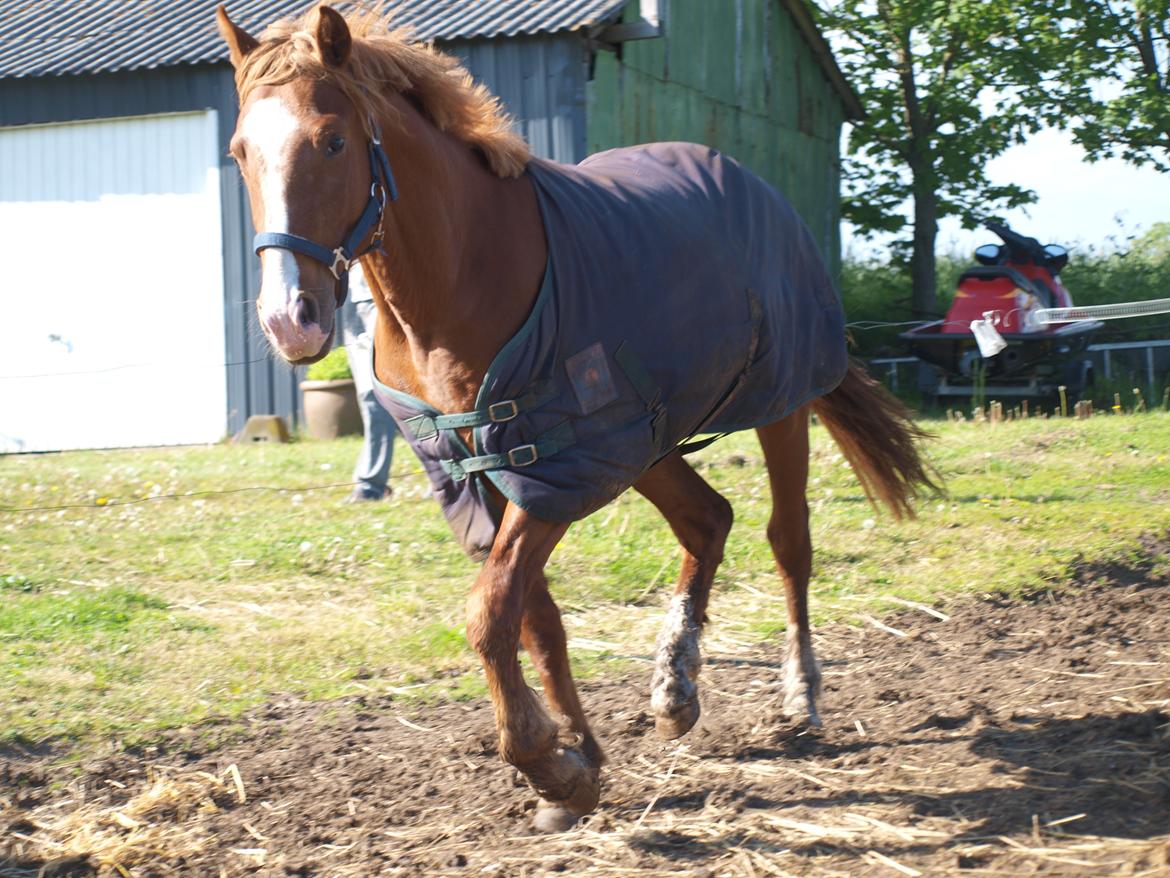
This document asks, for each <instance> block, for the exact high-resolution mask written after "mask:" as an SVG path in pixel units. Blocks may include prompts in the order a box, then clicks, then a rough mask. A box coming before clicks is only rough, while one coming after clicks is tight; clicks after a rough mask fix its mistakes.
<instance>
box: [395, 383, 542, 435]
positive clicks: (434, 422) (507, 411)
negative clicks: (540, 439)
mask: <svg viewBox="0 0 1170 878" xmlns="http://www.w3.org/2000/svg"><path fill="white" fill-rule="evenodd" d="M556 393H557V389H556V384H555V383H553V382H552V381H542V382H540V383H539V384H536V385H535V386H534V387H533V388H532V389H531V390H529V391H528V392H527V393H525V394H524V395H523V396H518V397H517V398H516V399H504V400H501V401H500V402H493V403H491V404H490V405H486V406H484V407H483V408H478V409H475V410H474V411H470V412H458V413H457V414H451V415H429V414H421V415H415V416H414V417H413V418H407V419H406V424H407V426H408V427H410V432H411V433H413V434H414V438H415V439H419V440H423V439H430V438H431V437H432V436H435V435H437V434H438V432H439V431H440V430H457V429H460V428H462V427H482V426H484V425H485V424H503V423H506V422H507V421H510V420H512V419H513V418H515V417H516V416H517V415H519V414H520V413H521V412H526V411H528V410H530V409H534V408H537V407H538V406H541V405H543V404H544V403H546V402H548V401H549V400H550V399H552V398H553V397H554V396H556Z"/></svg>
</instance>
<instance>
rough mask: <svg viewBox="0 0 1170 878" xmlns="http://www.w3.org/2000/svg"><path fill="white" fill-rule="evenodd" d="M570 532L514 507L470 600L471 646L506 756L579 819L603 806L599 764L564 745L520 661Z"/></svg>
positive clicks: (506, 515)
mask: <svg viewBox="0 0 1170 878" xmlns="http://www.w3.org/2000/svg"><path fill="white" fill-rule="evenodd" d="M567 529H568V525H564V524H555V523H552V522H547V521H542V520H540V519H537V518H535V517H533V516H530V515H528V514H527V513H526V512H524V511H523V510H521V509H520V508H519V507H516V506H514V505H512V504H511V503H509V504H508V506H507V508H506V509H505V510H504V516H503V521H502V522H501V524H500V531H499V533H498V534H497V536H496V540H495V543H494V544H493V545H492V551H491V554H490V555H489V556H488V559H487V561H486V562H484V565H483V568H482V569H481V570H480V573H479V576H478V577H477V578H476V581H475V586H474V588H473V589H472V592H471V596H470V597H469V598H468V601H467V640H468V642H469V643H470V644H471V646H472V648H473V649H474V650H475V651H476V652H477V653H478V654H479V656H480V659H481V660H482V661H483V667H484V672H485V675H486V677H487V683H488V689H489V691H490V692H491V697H492V705H493V706H494V707H495V713H496V730H497V732H498V733H499V737H500V755H501V756H502V757H503V758H504V761H505V762H508V763H509V764H510V765H514V766H515V767H516V768H518V769H519V770H520V772H521V773H522V774H523V775H524V776H525V777H526V778H527V779H528V782H529V783H530V784H531V785H532V787H533V789H535V790H536V792H537V793H538V794H539V795H540V797H541V798H542V799H544V800H545V801H546V802H550V803H556V805H557V806H558V807H559V808H560V809H561V810H562V811H563V812H565V815H566V816H570V815H571V816H572V817H573V818H574V819H575V818H576V817H579V816H581V815H583V814H588V813H589V812H590V811H592V810H593V809H594V807H596V805H597V799H598V796H599V793H600V786H599V780H598V775H599V772H598V766H597V765H596V764H594V763H593V762H592V761H590V759H589V758H587V757H586V756H585V754H584V753H583V752H582V751H581V750H580V749H579V748H578V747H577V746H576V742H573V741H565V740H563V739H562V737H561V728H560V726H559V724H558V723H557V722H555V721H554V720H553V719H552V717H550V716H549V715H548V712H547V711H546V710H545V709H544V707H543V705H541V703H540V699H539V698H538V697H537V695H536V693H535V692H533V691H532V690H531V689H529V688H528V686H527V685H526V684H525V682H524V675H523V674H522V673H521V670H520V662H519V661H518V660H517V655H516V653H517V649H518V647H519V640H520V632H521V628H522V624H523V618H524V614H525V607H526V605H527V603H528V595H529V593H530V591H531V590H532V589H533V588H539V587H540V586H541V583H542V582H543V579H544V575H543V570H544V564H545V562H546V561H547V560H548V556H549V555H550V554H551V553H552V550H553V548H554V547H555V546H556V544H557V541H558V540H559V539H560V538H561V537H562V536H563V535H564V533H565V531H566V530H567ZM554 609H555V608H554ZM554 828H556V827H554Z"/></svg>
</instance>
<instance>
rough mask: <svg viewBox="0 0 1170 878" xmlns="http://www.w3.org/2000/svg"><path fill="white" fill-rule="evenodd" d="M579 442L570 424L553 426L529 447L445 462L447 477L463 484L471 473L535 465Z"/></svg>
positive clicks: (442, 462) (523, 446)
mask: <svg viewBox="0 0 1170 878" xmlns="http://www.w3.org/2000/svg"><path fill="white" fill-rule="evenodd" d="M576 441H577V437H576V436H575V435H574V434H573V428H572V427H571V426H570V425H569V422H568V421H566V422H564V423H563V424H559V425H557V426H556V427H553V428H552V429H551V430H549V431H548V432H546V433H542V434H541V435H540V438H539V439H537V440H536V441H535V442H533V443H530V444H528V445H518V446H517V447H515V448H513V449H512V450H511V451H508V452H504V453H501V454H481V455H479V456H478V457H465V458H463V459H462V460H453V459H448V460H441V461H439V463H440V464H442V466H443V469H444V470H446V471H447V475H449V476H450V477H451V478H453V479H454V480H455V481H457V482H461V481H463V480H464V479H465V478H467V476H468V475H469V474H471V473H478V472H483V471H484V470H493V469H508V468H517V467H524V466H531V465H532V464H534V463H536V462H537V461H538V460H541V459H542V458H545V457H552V456H553V455H554V454H556V453H557V452H558V451H563V450H564V449H566V448H568V447H569V446H570V445H573V444H574V443H575V442H576Z"/></svg>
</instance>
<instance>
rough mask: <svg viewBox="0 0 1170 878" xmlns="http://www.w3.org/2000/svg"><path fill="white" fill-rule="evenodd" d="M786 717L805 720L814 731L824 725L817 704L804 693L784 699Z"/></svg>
mask: <svg viewBox="0 0 1170 878" xmlns="http://www.w3.org/2000/svg"><path fill="white" fill-rule="evenodd" d="M782 709H783V711H784V715H785V716H787V717H790V718H792V719H796V720H804V721H805V722H806V723H808V724H809V726H811V727H812V728H814V729H819V728H820V727H821V726H822V725H823V723H822V722H821V715H820V714H819V713H818V712H817V703H816V701H815V700H814V699H812V698H810V697H809V696H808V695H806V694H805V693H804V692H799V693H797V694H794V695H789V696H788V697H787V698H785V699H784V706H783V708H782Z"/></svg>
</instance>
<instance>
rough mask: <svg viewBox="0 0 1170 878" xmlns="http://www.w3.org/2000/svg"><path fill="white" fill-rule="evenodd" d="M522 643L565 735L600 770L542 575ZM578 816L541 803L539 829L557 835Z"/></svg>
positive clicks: (528, 606) (527, 609)
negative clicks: (563, 724)
mask: <svg viewBox="0 0 1170 878" xmlns="http://www.w3.org/2000/svg"><path fill="white" fill-rule="evenodd" d="M520 642H521V643H522V644H523V645H524V649H525V650H527V652H528V656H529V658H531V659H532V665H533V667H535V668H536V671H537V673H539V674H540V680H541V682H542V683H543V684H544V696H545V699H546V700H547V701H548V703H549V706H550V707H551V708H552V710H553V715H554V717H556V716H560V717H563V718H564V723H565V725H566V726H567V728H566V729H565V731H567V732H569V734H570V735H571V736H572V737H573V738H574V739H575V740H576V742H578V743H577V746H579V747H580V749H581V752H582V754H584V756H585V758H586V759H587V760H588V761H589V764H590V765H592V766H593V767H594V768H600V767H601V764H602V762H604V761H605V757H604V756H603V755H602V752H601V747H600V746H598V744H597V740H596V739H595V738H594V737H593V732H592V731H590V729H589V721H588V720H587V719H586V718H585V712H584V710H582V709H581V700H580V698H578V697H577V687H576V686H575V685H573V676H572V673H571V672H570V670H569V653H568V649H567V646H566V643H565V628H564V626H563V625H562V624H561V612H560V610H558V609H557V605H556V604H555V603H554V602H553V599H552V595H550V594H549V592H548V580H547V579H545V577H544V575H543V574H541V576H540V578H539V580H538V581H537V582H534V583H533V584H532V585H531V587H530V588H529V590H528V598H527V600H526V602H525V604H524V616H523V618H522V620H521V624H520ZM577 817H578V815H576V814H574V813H573V812H572V811H571V810H569V809H568V808H566V807H565V806H564V805H562V804H560V803H557V802H552V801H549V800H547V799H542V800H541V802H540V805H539V807H538V808H537V812H536V828H537V829H540V830H542V831H545V832H556V831H560V830H563V829H568V828H569V827H570V826H572V825H573V824H574V823H575V822H576V820H577Z"/></svg>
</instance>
